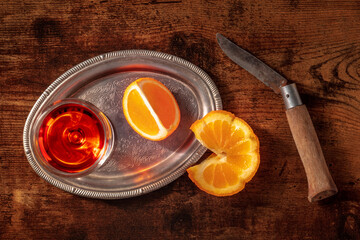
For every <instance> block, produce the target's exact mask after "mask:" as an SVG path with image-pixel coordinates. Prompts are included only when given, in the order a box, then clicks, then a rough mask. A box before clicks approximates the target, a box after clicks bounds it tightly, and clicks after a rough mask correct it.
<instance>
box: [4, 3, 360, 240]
mask: <svg viewBox="0 0 360 240" xmlns="http://www.w3.org/2000/svg"><path fill="white" fill-rule="evenodd" d="M78 2H82V3H78ZM0 23H1V24H0V49H1V50H0V51H1V52H0V69H1V71H0V103H1V106H0V239H252V238H254V239H360V125H359V122H360V3H359V1H356V0H352V1H316V0H313V1H298V0H288V1H287V0H275V1H266V2H265V1H263V2H260V1H252V0H242V1H236V0H234V1H233V0H229V1H215V0H202V1H190V0H188V1H181V0H164V1H162V0H159V1H157V0H137V1H107V0H102V1H100V0H92V1H68V2H65V1H57V0H46V1H39V0H35V1H30V0H28V1H15V0H13V1H7V0H5V1H1V3H0ZM217 32H220V33H222V34H224V35H225V36H227V37H229V38H230V39H231V40H233V41H234V42H236V43H237V44H238V45H240V46H242V47H244V48H245V49H247V50H249V51H251V52H252V53H254V54H255V55H256V56H258V57H259V58H261V59H262V60H263V61H265V62H266V63H268V64H269V65H270V66H271V67H273V68H274V69H276V70H277V71H278V72H280V73H281V74H283V75H284V76H285V77H286V78H288V79H289V80H291V81H293V82H295V83H296V84H297V86H298V89H299V91H300V93H301V95H302V98H303V101H304V102H305V103H306V104H307V107H308V110H309V112H310V115H311V117H312V119H313V122H314V126H315V128H316V130H317V133H318V136H319V140H320V143H321V145H322V146H323V151H324V155H325V158H326V160H327V164H328V166H329V169H330V172H331V174H332V176H333V178H334V180H335V182H336V184H337V186H338V188H339V193H338V194H337V195H336V196H335V197H332V198H330V199H327V200H325V201H323V202H317V203H309V202H308V200H307V189H308V187H307V181H306V177H305V172H304V169H303V166H302V164H301V161H300V158H299V155H298V153H297V150H296V147H295V144H294V142H293V139H292V136H291V133H290V130H289V126H288V123H287V121H286V116H285V112H284V107H283V103H282V99H281V97H280V96H278V95H276V94H274V93H273V92H272V91H271V90H270V89H269V88H267V87H266V86H265V85H263V84H262V83H261V82H259V81H258V80H257V79H255V78H254V77H253V76H251V75H250V74H249V73H247V72H246V71H245V70H243V69H241V68H240V67H238V66H237V65H235V64H234V63H233V62H231V61H230V60H229V59H228V58H227V57H226V56H225V55H224V54H223V53H222V51H221V50H220V48H219V47H218V45H217V42H216V39H215V34H216V33H217ZM124 49H148V50H155V51H160V52H165V53H169V54H173V55H176V56H179V57H182V58H184V59H186V60H188V61H190V62H192V63H194V64H196V65H197V66H199V67H201V68H202V69H203V70H204V71H206V72H207V73H208V74H209V75H210V76H211V78H212V79H213V81H214V82H215V83H216V85H217V87H218V89H219V91H220V94H221V97H222V100H223V106H224V109H225V110H228V111H231V112H233V113H234V114H236V115H237V116H239V117H241V118H243V119H244V120H246V121H247V122H248V123H249V124H250V125H251V126H252V127H253V129H254V131H255V133H256V134H257V135H258V137H259V139H260V142H261V149H260V150H261V164H260V168H259V170H258V172H257V174H256V176H255V177H254V179H253V180H252V181H251V182H250V183H249V184H247V186H246V188H245V190H243V191H242V192H240V193H238V194H236V195H234V196H231V197H224V198H218V197H214V196H211V195H208V194H206V193H204V192H202V191H200V190H199V189H198V188H197V187H196V186H195V185H194V184H193V183H192V182H191V181H190V180H189V178H188V176H187V174H184V175H183V176H181V177H180V178H178V179H177V180H175V181H174V182H172V183H171V184H169V185H167V186H165V187H163V188H161V189H159V190H157V191H154V192H151V193H149V194H146V195H143V196H140V197H135V198H131V199H123V200H110V201H106V200H94V199H87V198H82V197H78V196H74V195H72V194H70V193H67V192H64V191H62V190H60V189H58V188H56V187H54V186H52V185H51V184H49V183H47V182H45V181H44V180H43V179H42V178H40V177H39V176H38V175H37V174H36V173H35V172H34V171H33V170H32V168H31V167H30V165H29V164H28V161H27V159H26V157H25V154H24V150H23V144H22V132H23V127H24V123H25V120H26V117H27V115H28V113H29V111H30V109H31V108H32V106H33V104H34V103H35V101H36V100H37V98H38V97H39V96H40V95H41V93H42V92H43V91H44V90H45V89H46V88H47V87H48V86H49V85H50V84H51V83H52V82H53V81H54V80H55V79H56V78H57V77H58V76H60V75H61V74H62V73H63V72H65V71H66V70H68V69H69V68H71V67H72V66H74V65H76V64H77V63H79V62H82V61H84V60H86V59H88V58H91V57H94V56H97V55H99V54H102V53H106V52H111V51H116V50H124Z"/></svg>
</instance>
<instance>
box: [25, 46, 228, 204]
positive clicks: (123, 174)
mask: <svg viewBox="0 0 360 240" xmlns="http://www.w3.org/2000/svg"><path fill="white" fill-rule="evenodd" d="M141 77H152V78H155V79H157V80H159V81H160V82H162V83H163V84H164V85H165V86H167V87H168V88H169V90H170V91H171V92H172V93H173V94H174V96H175V98H176V100H177V102H178V104H179V107H180V111H181V120H180V124H179V127H178V128H177V129H176V131H175V132H174V133H173V134H172V135H171V136H170V137H168V138H166V139H165V140H162V141H159V142H153V141H149V140H146V139H144V138H142V137H141V136H139V135H138V134H137V133H135V132H134V131H133V130H132V129H131V127H130V126H129V125H128V123H127V122H126V119H125V117H124V115H123V110H122V97H123V93H124V90H125V88H126V87H127V86H128V85H129V84H130V83H131V82H133V81H134V80H136V79H138V78H141ZM64 98H78V99H83V100H86V101H88V102H90V103H92V104H94V105H95V106H97V107H98V108H99V109H100V110H101V111H102V112H103V113H104V114H105V115H106V116H107V117H108V118H109V119H110V121H111V123H112V125H113V127H114V131H115V142H114V148H113V152H112V153H111V156H110V157H109V159H108V160H107V162H106V163H105V164H104V165H103V166H102V167H101V168H99V169H98V170H96V171H95V172H93V173H91V174H89V175H87V176H84V177H79V178H63V177H59V176H57V175H54V174H52V173H50V172H48V171H47V170H46V169H44V168H43V167H42V166H41V165H40V164H39V163H38V157H37V156H36V155H35V154H34V151H33V148H34V146H33V142H34V141H31V140H32V139H31V138H32V137H33V136H31V129H32V127H33V125H34V121H35V120H36V119H37V117H39V115H41V114H42V112H43V111H44V109H46V108H47V107H48V106H50V105H52V104H53V103H54V102H55V101H58V100H60V99H64ZM221 108H222V103H221V98H220V95H219V92H218V90H217V88H216V86H215V84H214V83H213V81H212V80H211V78H210V77H209V76H208V75H207V74H206V73H205V72H204V71H203V70H201V69H200V68H199V67H197V66H195V65H194V64H192V63H190V62H188V61H185V60H183V59H181V58H179V57H176V56H172V55H169V54H165V53H160V52H154V51H147V50H126V51H117V52H111V53H107V54H103V55H100V56H97V57H94V58H91V59H89V60H87V61H85V62H82V63H80V64H78V65H76V66H75V67H73V68H71V69H70V70H69V71H67V72H65V73H64V74H63V75H61V76H60V77H59V78H58V79H57V80H56V81H54V82H53V83H52V84H51V85H50V86H49V87H48V88H47V89H46V90H45V92H44V93H43V94H42V95H41V96H40V98H39V99H38V100H37V102H36V103H35V105H34V106H33V108H32V110H31V112H30V114H29V116H28V118H27V120H26V123H25V128H24V136H23V137H24V140H23V141H24V148H25V153H26V156H27V159H28V161H29V163H30V165H31V166H32V168H33V169H34V170H35V172H36V173H37V174H38V175H39V176H41V177H42V178H44V179H45V180H46V181H48V182H49V183H51V184H53V185H54V186H56V187H58V188H60V189H63V190H65V191H67V192H70V193H73V194H76V195H80V196H84V197H91V198H100V199H120V198H128V197H133V196H138V195H142V194H145V193H148V192H150V191H153V190H156V189H158V188H160V187H162V186H165V185H166V184H168V183H170V182H172V181H173V180H175V179H177V178H178V177H179V176H181V175H182V174H183V173H184V172H185V171H186V168H188V167H189V166H191V165H192V164H194V163H195V162H196V161H198V160H199V158H200V157H201V156H202V155H203V153H204V152H205V151H206V149H205V148H204V147H202V146H201V145H200V143H198V142H197V141H196V139H195V137H194V135H193V134H192V133H191V131H190V130H189V127H190V125H191V124H192V123H193V122H194V121H195V120H197V119H199V118H201V117H203V116H204V115H206V114H207V113H208V112H210V111H212V110H217V109H221Z"/></svg>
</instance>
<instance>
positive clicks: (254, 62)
mask: <svg viewBox="0 0 360 240" xmlns="http://www.w3.org/2000/svg"><path fill="white" fill-rule="evenodd" d="M216 38H217V41H218V43H219V46H220V48H221V49H222V50H223V52H224V53H225V54H226V55H227V56H228V57H229V58H230V59H231V60H233V61H234V62H235V63H236V64H238V65H239V66H241V67H242V68H244V69H245V70H246V71H248V72H249V73H251V74H252V75H253V76H255V77H256V78H257V79H259V80H260V81H261V82H263V83H264V84H265V85H266V86H268V87H270V88H271V89H272V90H274V92H276V93H278V94H279V93H280V87H282V86H285V85H286V83H287V80H286V79H285V78H284V77H283V76H281V75H280V74H279V73H277V72H276V71H274V70H273V69H272V68H270V67H269V66H268V65H266V64H265V63H264V62H262V61H261V60H260V59H258V58H256V57H255V56H254V55H252V54H251V53H249V52H247V51H246V50H244V49H242V48H240V47H239V46H237V45H236V44H235V43H233V42H231V41H230V40H229V39H227V38H226V37H224V36H223V35H221V34H220V33H217V34H216Z"/></svg>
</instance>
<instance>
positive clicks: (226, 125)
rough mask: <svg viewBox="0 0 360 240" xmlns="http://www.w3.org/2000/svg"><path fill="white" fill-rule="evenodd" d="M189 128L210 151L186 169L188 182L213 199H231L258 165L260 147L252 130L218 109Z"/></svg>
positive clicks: (251, 176)
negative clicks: (217, 197) (224, 197)
mask: <svg viewBox="0 0 360 240" xmlns="http://www.w3.org/2000/svg"><path fill="white" fill-rule="evenodd" d="M190 129H191V130H192V131H193V132H194V134H195V137H196V139H197V140H199V141H200V143H201V144H202V145H204V146H205V147H207V148H208V149H210V150H211V151H212V152H213V154H211V155H210V156H209V157H208V158H207V159H205V160H204V161H203V162H201V163H200V164H198V165H195V166H192V167H190V168H188V169H187V172H188V174H189V177H190V179H191V180H192V181H193V182H194V183H195V184H196V185H197V186H198V187H199V188H200V189H201V190H203V191H205V192H207V193H209V194H212V195H215V196H231V195H234V194H236V193H238V192H240V191H241V190H242V189H244V187H245V184H246V183H247V182H249V181H250V180H251V179H252V178H253V176H254V175H255V173H256V171H257V170H258V168H259V164H260V154H259V145H260V144H259V140H258V138H257V136H256V135H255V134H254V132H253V130H252V129H251V127H250V126H249V125H248V124H247V123H246V122H245V121H244V120H242V119H240V118H237V117H235V116H234V115H233V114H232V113H230V112H227V111H223V110H218V111H212V112H210V113H208V114H207V115H206V116H205V117H203V118H202V119H200V120H197V121H196V122H194V123H193V124H192V125H191V127H190Z"/></svg>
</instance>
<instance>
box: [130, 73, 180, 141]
mask: <svg viewBox="0 0 360 240" xmlns="http://www.w3.org/2000/svg"><path fill="white" fill-rule="evenodd" d="M123 110H124V115H125V118H126V120H127V122H128V123H129V124H130V126H131V127H132V128H133V129H134V130H135V131H136V132H137V133H138V134H140V135H141V136H142V137H144V138H146V139H149V140H153V141H160V140H163V139H165V138H167V137H168V136H170V134H172V133H173V132H174V131H175V129H176V128H177V127H178V125H179V123H180V110H179V106H178V104H177V102H176V99H175V97H174V96H173V95H172V93H171V92H170V90H169V89H168V88H167V87H166V86H165V85H164V84H162V83H161V82H159V81H158V80H156V79H153V78H140V79H138V80H136V81H134V82H132V83H131V84H130V85H129V86H128V87H127V88H126V89H125V92H124V97H123Z"/></svg>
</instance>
